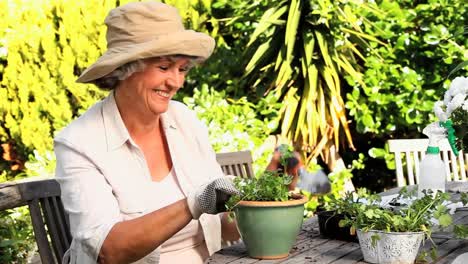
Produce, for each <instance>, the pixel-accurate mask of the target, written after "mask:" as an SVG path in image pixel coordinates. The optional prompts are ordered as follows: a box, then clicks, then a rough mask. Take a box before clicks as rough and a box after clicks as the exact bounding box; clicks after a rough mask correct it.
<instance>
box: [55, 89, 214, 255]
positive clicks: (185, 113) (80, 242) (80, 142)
mask: <svg viewBox="0 0 468 264" xmlns="http://www.w3.org/2000/svg"><path fill="white" fill-rule="evenodd" d="M161 122H162V126H163V129H164V132H165V134H166V139H167V142H168V146H169V151H170V154H171V158H172V164H173V170H174V172H175V175H176V176H177V180H178V184H179V187H180V191H181V193H182V194H183V195H184V196H187V194H188V193H190V192H191V191H194V190H195V189H196V188H197V187H198V186H200V185H201V184H204V183H206V182H208V181H211V180H213V179H215V178H217V177H223V172H222V171H221V168H220V166H219V164H218V163H217V161H216V154H215V152H214V151H213V149H212V147H211V145H210V144H209V141H208V133H207V129H206V127H205V125H204V124H203V123H201V122H200V121H199V120H198V119H197V117H196V115H195V113H194V112H193V111H191V110H189V109H188V108H187V107H186V106H185V105H184V104H182V103H179V102H175V101H171V102H170V104H169V108H168V111H167V112H166V113H164V114H162V115H161ZM54 148H55V154H56V157H57V167H56V178H57V181H58V182H59V183H60V187H61V190H62V200H63V203H64V207H65V210H66V211H67V213H68V215H69V218H70V229H71V230H70V231H71V233H72V236H73V241H72V245H71V247H70V249H69V251H68V253H67V256H69V258H70V262H71V263H72V264H75V263H79V264H88V263H90V264H91V263H92V264H94V263H96V260H97V257H98V254H99V251H100V249H101V246H102V243H103V242H104V239H105V238H106V236H107V234H108V233H109V231H110V229H111V228H112V226H113V225H114V224H115V223H117V222H119V221H123V220H127V219H133V218H136V217H139V216H142V215H144V214H147V213H149V212H152V211H153V209H154V208H151V206H149V205H150V204H152V202H153V201H154V197H155V196H156V195H155V194H154V192H152V190H151V188H152V187H151V184H149V183H151V182H152V179H151V175H150V171H149V168H148V166H147V163H146V160H145V157H144V155H143V152H142V151H141V149H140V148H139V147H138V146H137V145H136V144H135V142H134V141H133V140H132V139H131V137H130V135H129V133H128V131H127V129H126V127H125V125H124V123H123V121H122V118H121V116H120V113H119V111H118V109H117V105H116V103H115V99H114V95H113V92H111V93H110V94H109V96H108V97H107V98H105V99H104V100H103V101H100V102H98V103H96V104H95V105H94V106H92V107H91V108H90V109H89V110H88V111H86V112H85V113H84V114H83V115H82V116H81V117H79V118H78V119H76V120H74V121H73V122H72V123H71V124H70V125H68V126H67V127H66V128H65V129H63V130H62V131H61V132H60V133H59V134H58V135H57V136H56V137H55V139H54ZM179 195H180V193H179ZM157 197H158V198H161V197H160V196H159V195H157ZM179 197H181V196H179ZM199 223H200V227H201V230H202V232H203V236H204V239H205V244H206V248H207V251H208V253H209V255H212V254H214V252H216V251H218V250H219V249H220V248H221V222H220V217H219V216H218V215H208V214H203V215H202V216H201V217H200V219H199ZM190 227H196V228H198V227H197V226H190ZM196 230H199V229H196ZM196 232H198V231H196ZM160 249H161V247H160V248H157V249H155V250H154V251H153V252H152V253H150V254H149V255H148V256H146V257H145V258H143V259H141V260H140V261H138V262H137V263H158V261H159V254H160Z"/></svg>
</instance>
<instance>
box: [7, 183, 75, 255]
mask: <svg viewBox="0 0 468 264" xmlns="http://www.w3.org/2000/svg"><path fill="white" fill-rule="evenodd" d="M23 205H28V207H29V212H30V215H31V222H32V225H33V230H34V236H35V238H36V243H37V247H38V249H39V255H40V258H41V262H42V263H62V257H63V255H64V254H65V251H66V250H67V249H68V248H69V247H70V243H71V240H72V237H71V234H70V229H69V222H68V216H67V214H66V213H65V210H64V208H63V204H62V200H61V199H60V185H59V184H58V182H57V181H56V180H54V179H41V180H36V179H34V180H31V181H25V182H14V183H5V184H0V210H6V209H12V208H15V207H19V206H23Z"/></svg>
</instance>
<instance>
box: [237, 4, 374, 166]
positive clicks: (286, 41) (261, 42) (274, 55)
mask: <svg viewBox="0 0 468 264" xmlns="http://www.w3.org/2000/svg"><path fill="white" fill-rule="evenodd" d="M361 2H362V1H329V0H318V1H305V0H283V1H280V2H279V3H276V2H275V3H273V2H271V4H270V5H269V8H268V9H267V10H265V12H264V13H263V16H262V17H261V18H260V20H259V21H258V25H257V26H256V29H255V31H254V32H253V34H252V35H251V36H250V41H249V43H248V44H247V47H248V50H247V51H246V54H247V56H249V59H248V60H247V61H246V62H247V63H246V68H245V74H244V77H245V78H246V79H247V83H248V85H250V86H252V87H255V89H257V91H260V94H261V93H269V92H271V93H274V94H275V96H276V98H278V100H280V101H282V103H283V107H282V109H281V111H280V113H281V115H282V120H281V134H282V135H283V136H285V137H287V138H288V139H290V140H291V141H292V142H294V145H296V146H297V145H299V146H300V147H301V149H302V150H305V151H307V152H308V156H309V158H312V157H316V156H318V155H319V154H325V156H327V153H328V151H329V148H328V147H330V145H335V146H336V147H337V148H338V147H339V146H340V145H342V144H343V143H344V142H345V141H347V143H348V146H349V147H350V148H351V149H353V148H354V146H353V140H352V137H351V131H350V129H349V127H348V122H349V121H348V118H347V115H346V111H345V103H344V100H343V95H344V91H343V87H344V85H345V84H344V83H343V77H348V78H349V79H350V80H352V81H353V83H361V84H362V85H364V83H363V82H362V71H363V69H362V67H360V64H359V62H360V61H361V60H365V58H364V56H363V55H362V50H366V49H372V48H373V47H372V46H371V45H370V44H369V42H371V41H372V42H376V43H379V41H378V40H377V39H375V38H374V37H373V36H372V35H369V34H366V33H365V32H364V31H363V27H364V26H365V25H366V24H367V23H368V22H367V20H366V19H365V18H364V17H363V16H362V15H361V13H360V11H359V10H366V11H367V12H370V13H372V12H378V10H376V9H375V6H374V5H372V4H368V3H364V4H362V3H361Z"/></svg>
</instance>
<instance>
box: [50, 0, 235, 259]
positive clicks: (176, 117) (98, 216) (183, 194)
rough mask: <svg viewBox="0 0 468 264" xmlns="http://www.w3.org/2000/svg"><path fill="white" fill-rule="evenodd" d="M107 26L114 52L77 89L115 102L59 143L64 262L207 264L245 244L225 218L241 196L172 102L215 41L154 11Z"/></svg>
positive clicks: (154, 7) (189, 115)
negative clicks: (66, 242)
mask: <svg viewBox="0 0 468 264" xmlns="http://www.w3.org/2000/svg"><path fill="white" fill-rule="evenodd" d="M105 23H106V25H107V43H108V47H107V48H108V50H107V51H106V52H105V53H104V54H103V55H102V56H101V57H100V58H99V59H98V61H97V62H96V63H94V64H93V65H92V66H90V67H89V68H88V69H86V70H85V71H84V72H83V74H82V75H81V76H80V77H79V79H78V82H82V83H94V84H96V85H97V86H98V87H100V88H102V89H106V90H110V93H109V95H108V96H107V97H106V98H105V99H104V100H102V101H100V102H98V103H96V104H95V105H94V106H92V107H91V108H90V109H89V110H88V111H87V112H85V113H84V114H83V115H82V116H81V117H79V118H78V119H76V120H74V121H73V122H72V123H71V124H70V125H68V126H67V127H66V128H65V129H63V131H61V132H60V133H59V134H58V135H57V136H56V137H55V140H54V143H55V153H56V157H57V168H56V177H57V180H58V181H59V183H60V185H61V188H62V199H63V202H64V206H65V209H66V211H67V212H68V214H69V217H70V226H71V233H72V236H73V241H72V244H71V247H70V249H69V250H68V251H67V254H66V255H65V257H64V262H71V263H80V264H86V263H96V262H99V263H113V264H114V263H131V262H136V263H203V262H204V261H205V260H206V259H207V258H208V256H209V255H211V254H213V253H214V252H216V251H217V250H219V249H220V248H221V243H222V241H237V240H238V239H239V235H238V233H237V230H236V228H235V224H234V223H230V222H228V221H227V218H226V216H225V213H220V212H222V211H223V210H222V209H223V207H224V202H225V201H226V200H227V199H228V198H229V196H230V195H232V194H234V193H236V192H237V190H236V189H235V188H234V186H233V185H232V183H231V181H230V180H229V179H228V178H226V177H225V176H224V175H223V173H222V171H221V169H220V166H219V165H218V164H217V162H216V158H215V157H216V156H215V153H214V151H213V149H212V148H211V146H210V144H209V142H208V136H207V130H206V128H205V126H204V125H203V124H202V123H201V122H200V121H199V120H198V119H197V118H196V116H195V114H194V113H193V112H192V111H190V110H189V109H188V108H187V107H186V106H185V105H183V104H181V103H178V102H175V101H172V100H171V98H172V97H173V96H174V95H175V94H176V93H177V91H178V90H179V89H180V88H181V87H182V85H183V83H184V79H185V76H186V74H187V72H188V71H189V69H190V67H192V65H193V64H195V63H198V62H201V61H203V60H205V59H207V58H208V57H209V56H210V54H211V53H212V51H213V48H214V40H213V39H212V38H211V37H209V36H207V35H205V34H202V33H198V32H195V31H191V30H185V29H184V27H183V24H182V21H181V18H180V16H179V15H178V12H177V10H176V9H175V8H173V7H171V6H168V5H165V4H162V3H157V2H143V3H131V4H127V5H124V6H121V7H118V8H115V9H113V10H111V11H110V13H109V15H108V16H107V18H106V20H105Z"/></svg>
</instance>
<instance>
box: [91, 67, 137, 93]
mask: <svg viewBox="0 0 468 264" xmlns="http://www.w3.org/2000/svg"><path fill="white" fill-rule="evenodd" d="M145 68H146V63H145V62H143V60H136V61H132V62H129V63H126V64H124V65H122V66H120V67H119V68H117V69H115V70H114V71H112V72H111V73H109V74H107V75H106V76H104V77H101V78H99V79H96V80H94V81H93V83H94V84H95V85H96V86H97V87H99V88H100V89H101V90H107V91H110V90H114V89H115V88H116V87H117V85H118V84H119V82H120V81H123V80H125V79H127V78H128V77H130V76H131V75H132V74H134V73H135V72H141V71H144V70H145Z"/></svg>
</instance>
